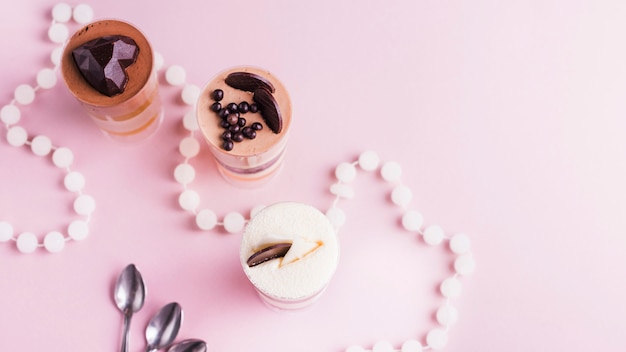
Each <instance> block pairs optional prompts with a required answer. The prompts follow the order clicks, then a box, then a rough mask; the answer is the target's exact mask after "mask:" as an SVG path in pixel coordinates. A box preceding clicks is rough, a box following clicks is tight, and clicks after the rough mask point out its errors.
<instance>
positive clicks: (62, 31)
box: [48, 23, 70, 44]
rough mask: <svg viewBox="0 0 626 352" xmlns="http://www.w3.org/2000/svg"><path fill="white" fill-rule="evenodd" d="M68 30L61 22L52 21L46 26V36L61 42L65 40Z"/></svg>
mask: <svg viewBox="0 0 626 352" xmlns="http://www.w3.org/2000/svg"><path fill="white" fill-rule="evenodd" d="M69 35H70V31H69V29H68V28H67V26H66V25H64V24H63V23H54V24H52V25H51V26H50V28H48V38H49V39H50V41H52V42H53V43H56V44H61V43H63V42H65V41H66V40H67V37H68V36H69Z"/></svg>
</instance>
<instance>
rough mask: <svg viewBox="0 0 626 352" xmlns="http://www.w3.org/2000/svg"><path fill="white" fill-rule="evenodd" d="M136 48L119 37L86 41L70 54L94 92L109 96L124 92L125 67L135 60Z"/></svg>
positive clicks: (133, 44)
mask: <svg viewBox="0 0 626 352" xmlns="http://www.w3.org/2000/svg"><path fill="white" fill-rule="evenodd" d="M138 55H139V47H138V46H137V44H136V43H135V41H134V40H133V39H132V38H130V37H126V36H122V35H111V36H104V37H100V38H96V39H93V40H90V41H88V42H86V43H84V44H82V45H81V46H79V47H77V48H76V49H74V50H73V51H72V57H73V58H74V62H75V63H76V66H77V67H78V70H79V72H80V73H81V75H82V76H83V78H85V80H86V81H87V83H89V84H90V85H91V86H92V87H93V88H94V89H96V90H97V91H98V92H100V93H102V94H104V95H106V96H109V97H112V96H114V95H118V94H121V93H123V92H124V89H125V88H126V84H127V83H128V74H127V73H126V68H127V67H128V66H130V65H132V64H133V63H135V61H136V60H137V56H138Z"/></svg>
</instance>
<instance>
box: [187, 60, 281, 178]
mask: <svg viewBox="0 0 626 352" xmlns="http://www.w3.org/2000/svg"><path fill="white" fill-rule="evenodd" d="M197 118H198V125H199V126H200V130H201V131H202V134H203V136H204V138H205V139H206V141H207V143H208V144H209V147H210V150H211V153H212V154H213V156H214V157H215V160H216V162H217V166H218V169H219V171H220V173H221V174H222V175H223V176H224V178H225V179H226V180H227V181H230V182H231V183H233V184H236V185H239V186H258V185H261V184H264V183H265V182H266V181H268V180H269V179H270V178H271V177H272V176H273V175H275V174H276V173H277V171H278V170H279V169H280V167H281V165H282V160H283V157H284V152H285V146H286V144H287V139H288V138H287V137H288V134H289V129H290V127H291V100H290V97H289V94H288V93H287V90H286V89H285V87H284V85H283V84H282V83H281V82H280V81H279V80H278V79H277V78H276V77H275V76H274V75H272V74H271V73H270V72H268V71H266V70H263V69H260V68H256V67H249V66H243V67H234V68H231V69H229V70H225V71H223V72H220V73H219V74H217V75H216V76H215V77H213V79H211V81H210V82H209V83H208V84H207V85H206V86H205V87H204V89H203V90H202V92H201V94H200V97H199V98H198V103H197Z"/></svg>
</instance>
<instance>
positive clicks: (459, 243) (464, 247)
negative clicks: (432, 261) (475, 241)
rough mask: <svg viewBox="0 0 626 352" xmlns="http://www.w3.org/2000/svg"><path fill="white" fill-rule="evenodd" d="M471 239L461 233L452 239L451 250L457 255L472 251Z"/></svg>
mask: <svg viewBox="0 0 626 352" xmlns="http://www.w3.org/2000/svg"><path fill="white" fill-rule="evenodd" d="M470 247H471V246H470V239H469V237H468V236H467V235H466V234H464V233H459V234H456V235H454V236H452V238H451V239H450V250H451V251H452V252H453V253H455V254H465V253H468V252H469V251H470Z"/></svg>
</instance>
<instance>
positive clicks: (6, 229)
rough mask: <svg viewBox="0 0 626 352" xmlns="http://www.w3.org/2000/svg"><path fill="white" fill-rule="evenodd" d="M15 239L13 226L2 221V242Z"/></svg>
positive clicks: (0, 236)
mask: <svg viewBox="0 0 626 352" xmlns="http://www.w3.org/2000/svg"><path fill="white" fill-rule="evenodd" d="M11 238H13V226H12V225H11V224H9V223H8V222H6V221H0V242H6V241H8V240H10V239H11Z"/></svg>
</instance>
